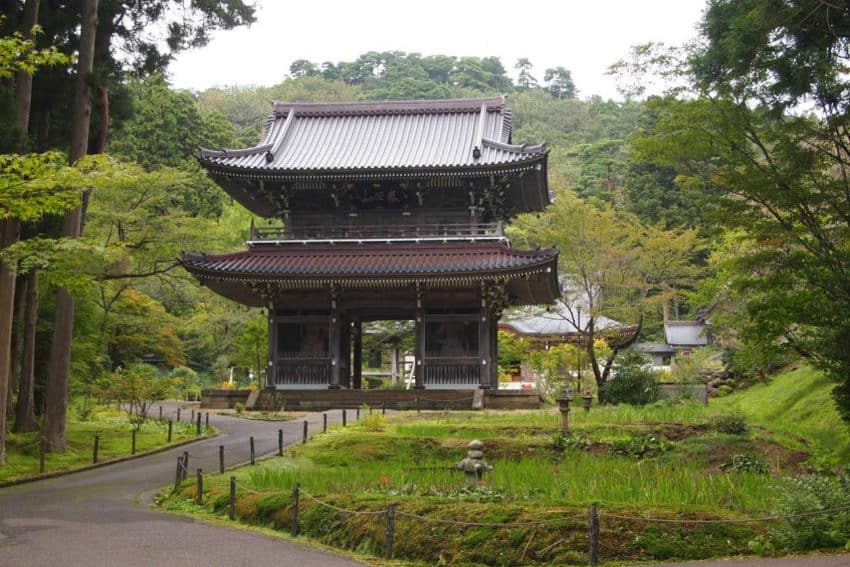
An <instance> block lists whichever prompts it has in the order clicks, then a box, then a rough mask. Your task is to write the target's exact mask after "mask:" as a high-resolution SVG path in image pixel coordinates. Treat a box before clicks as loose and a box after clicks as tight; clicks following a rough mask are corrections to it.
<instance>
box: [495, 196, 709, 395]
mask: <svg viewBox="0 0 850 567" xmlns="http://www.w3.org/2000/svg"><path fill="white" fill-rule="evenodd" d="M511 231H512V232H511V236H512V238H513V239H514V240H515V241H518V242H522V241H525V242H526V243H529V244H534V243H536V244H538V245H539V244H543V243H546V244H549V245H552V244H554V245H555V246H556V247H557V248H558V250H559V261H558V263H559V268H560V270H561V272H562V273H561V282H562V290H561V295H562V297H563V305H562V306H561V308H560V309H558V310H556V311H557V312H558V313H561V314H562V315H559V316H561V317H563V318H564V319H565V320H566V321H567V322H568V323H570V324H571V325H572V326H573V327H574V328H575V329H577V331H578V334H579V336H580V341H581V344H582V346H583V347H584V348H586V352H587V356H588V364H589V366H590V369H591V371H592V372H593V375H594V378H595V380H596V385H597V388H598V390H599V392H600V395H603V394H604V385H605V383H606V382H607V381H608V379H609V378H610V376H611V371H612V368H613V365H614V363H615V361H616V359H617V356H618V355H619V354H620V353H621V352H622V351H623V350H624V349H625V348H627V347H628V346H630V345H631V344H632V343H634V342H635V341H636V340H637V337H638V335H639V333H640V330H641V329H642V327H643V324H644V321H645V318H646V316H647V312H648V311H650V309H649V308H650V307H651V306H653V305H654V304H655V303H658V302H663V301H666V300H667V299H668V298H669V297H670V296H671V294H672V293H673V291H672V290H674V289H676V288H677V287H678V286H680V285H682V282H684V281H687V280H688V279H689V278H693V277H695V275H694V273H693V267H692V263H691V260H692V257H693V255H694V253H695V252H696V250H697V249H698V248H697V239H696V233H695V231H680V230H670V231H668V230H665V229H664V228H663V227H661V226H648V227H647V226H643V225H641V224H640V223H639V222H638V220H637V219H636V218H634V217H633V216H632V215H629V214H626V213H622V212H617V211H615V210H614V209H612V208H610V207H605V206H601V207H597V206H596V205H594V204H591V203H588V202H585V201H582V200H580V199H579V198H577V197H576V196H575V195H573V194H572V193H570V192H568V191H561V192H560V193H559V194H558V199H557V200H556V201H555V203H554V205H552V206H550V207H549V208H548V209H547V211H546V212H545V213H544V214H543V215H541V216H540V217H539V218H538V217H537V216H534V215H522V216H520V217H519V218H518V219H517V222H516V223H515V224H514V226H513V227H512V229H511ZM597 339H604V341H602V342H600V341H598V340H597ZM603 344H604V345H605V348H604V349H601V348H600V347H601V345H603Z"/></svg>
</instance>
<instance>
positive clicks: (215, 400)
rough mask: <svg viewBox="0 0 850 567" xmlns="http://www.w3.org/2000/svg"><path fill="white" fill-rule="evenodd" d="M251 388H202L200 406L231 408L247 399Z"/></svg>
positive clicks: (206, 407) (204, 407)
mask: <svg viewBox="0 0 850 567" xmlns="http://www.w3.org/2000/svg"><path fill="white" fill-rule="evenodd" d="M250 393H251V390H204V391H203V392H201V408H203V409H233V408H235V407H236V404H237V403H239V402H241V403H243V404H244V403H245V402H246V401H248V395H249V394H250Z"/></svg>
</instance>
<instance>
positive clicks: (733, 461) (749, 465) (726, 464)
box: [720, 455, 770, 474]
mask: <svg viewBox="0 0 850 567" xmlns="http://www.w3.org/2000/svg"><path fill="white" fill-rule="evenodd" d="M720 470H722V471H726V472H731V471H735V472H752V473H758V474H767V473H769V472H770V468H768V466H767V465H766V464H764V461H762V460H761V459H759V458H758V457H756V456H753V455H732V456H731V457H730V458H729V459H728V460H726V461H723V462H722V463H720Z"/></svg>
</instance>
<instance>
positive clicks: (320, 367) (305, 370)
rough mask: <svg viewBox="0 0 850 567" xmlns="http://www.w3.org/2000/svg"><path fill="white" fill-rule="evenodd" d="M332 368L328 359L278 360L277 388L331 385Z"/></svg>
mask: <svg viewBox="0 0 850 567" xmlns="http://www.w3.org/2000/svg"><path fill="white" fill-rule="evenodd" d="M330 377H331V368H330V363H329V360H328V359H327V358H308V357H304V358H297V359H278V361H277V376H276V377H275V383H274V385H275V386H310V385H316V384H330Z"/></svg>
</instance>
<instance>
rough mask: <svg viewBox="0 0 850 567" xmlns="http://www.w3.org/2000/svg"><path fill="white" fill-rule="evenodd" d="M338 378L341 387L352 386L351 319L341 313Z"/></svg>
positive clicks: (348, 387)
mask: <svg viewBox="0 0 850 567" xmlns="http://www.w3.org/2000/svg"><path fill="white" fill-rule="evenodd" d="M339 380H340V386H342V387H343V388H347V389H350V388H352V387H353V386H352V376H351V319H350V318H349V317H348V316H346V315H344V314H342V315H340V319H339Z"/></svg>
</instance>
